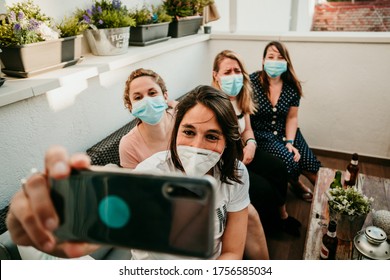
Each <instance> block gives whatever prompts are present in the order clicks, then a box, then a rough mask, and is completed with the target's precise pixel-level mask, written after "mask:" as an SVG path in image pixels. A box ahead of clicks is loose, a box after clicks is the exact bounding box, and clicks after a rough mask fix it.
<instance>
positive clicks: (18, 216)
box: [7, 183, 55, 252]
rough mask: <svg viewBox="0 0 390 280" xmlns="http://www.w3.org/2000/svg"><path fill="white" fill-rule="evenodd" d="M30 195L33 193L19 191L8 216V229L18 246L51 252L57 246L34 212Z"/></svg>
mask: <svg viewBox="0 0 390 280" xmlns="http://www.w3.org/2000/svg"><path fill="white" fill-rule="evenodd" d="M27 185H28V183H26V186H27ZM25 188H26V187H25ZM28 193H31V192H27V191H19V192H18V193H16V194H15V196H14V197H13V199H12V201H11V207H10V210H9V213H8V216H7V227H8V229H9V230H10V234H11V237H12V239H13V240H14V242H15V243H16V244H19V245H25V246H35V247H37V248H38V249H40V250H42V251H45V252H50V251H51V250H53V248H54V245H55V240H54V237H53V235H52V234H51V232H50V231H48V230H46V229H45V227H44V226H43V224H42V222H41V220H40V219H39V218H38V215H36V213H34V211H33V210H32V208H31V204H30V197H28V195H29V194H28Z"/></svg>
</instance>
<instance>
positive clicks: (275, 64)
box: [264, 60, 287, 78]
mask: <svg viewBox="0 0 390 280" xmlns="http://www.w3.org/2000/svg"><path fill="white" fill-rule="evenodd" d="M264 71H265V72H267V74H268V76H270V77H271V78H276V77H278V76H280V75H282V74H283V73H284V72H286V71H287V61H283V60H282V61H280V60H266V61H265V62H264Z"/></svg>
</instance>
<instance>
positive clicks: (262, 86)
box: [250, 41, 321, 201]
mask: <svg viewBox="0 0 390 280" xmlns="http://www.w3.org/2000/svg"><path fill="white" fill-rule="evenodd" d="M262 63H263V71H257V72H254V73H252V74H251V75H250V79H251V83H252V87H253V91H254V100H255V102H256V103H257V104H258V106H259V110H258V111H257V113H256V114H254V115H251V123H252V127H253V131H254V133H255V137H256V140H257V143H258V146H259V148H260V149H262V150H264V151H267V152H269V153H271V154H273V155H275V156H277V157H279V158H280V159H282V160H283V161H284V162H285V164H286V166H287V169H288V173H289V176H290V185H291V190H292V191H293V192H294V193H296V194H297V195H299V196H300V197H302V198H303V199H304V200H306V201H311V200H312V198H313V193H312V191H311V189H310V188H308V187H307V186H305V185H304V184H303V183H302V182H301V181H300V180H299V176H300V175H301V174H303V175H305V176H306V177H307V178H308V179H309V180H310V182H311V183H312V184H313V185H314V184H315V180H316V178H317V172H318V169H319V168H320V166H321V163H320V162H319V161H318V160H317V158H316V157H315V155H314V154H313V152H312V151H311V150H310V148H309V146H308V145H307V143H306V141H305V139H304V138H303V135H302V133H301V132H300V130H299V128H298V107H299V101H300V98H301V96H302V87H301V84H300V82H299V80H298V78H297V76H296V74H295V71H294V67H293V65H292V63H291V60H290V56H289V53H288V51H287V49H286V47H285V46H284V45H283V44H282V43H281V42H277V41H273V42H270V43H268V45H267V46H266V47H265V49H264V53H263V62H262Z"/></svg>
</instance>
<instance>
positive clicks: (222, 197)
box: [131, 151, 250, 260]
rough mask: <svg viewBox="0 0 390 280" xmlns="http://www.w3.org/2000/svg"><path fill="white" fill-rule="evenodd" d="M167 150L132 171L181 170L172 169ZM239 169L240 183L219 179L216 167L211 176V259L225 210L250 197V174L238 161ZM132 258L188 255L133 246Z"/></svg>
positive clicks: (217, 245) (218, 248) (244, 204)
mask: <svg viewBox="0 0 390 280" xmlns="http://www.w3.org/2000/svg"><path fill="white" fill-rule="evenodd" d="M169 155H170V153H169V152H168V151H163V152H159V153H156V154H154V155H152V156H151V157H149V158H147V159H146V160H144V161H143V162H141V163H140V164H138V166H137V167H136V169H135V171H141V172H153V173H154V174H158V173H161V174H167V172H169V173H172V172H180V171H177V169H175V167H174V166H173V164H172V161H171V159H170V157H169ZM238 168H239V170H240V172H241V178H240V179H241V181H242V182H243V183H242V184H239V183H236V182H232V184H231V185H228V184H225V183H222V182H221V181H220V179H219V178H220V172H219V170H218V168H214V170H213V171H214V172H213V173H214V178H215V179H216V180H217V187H216V190H215V216H214V217H215V218H214V220H215V223H214V251H213V257H212V258H213V259H215V258H217V257H218V256H219V255H220V251H221V239H222V235H223V233H224V231H225V227H226V218H227V212H238V211H240V210H242V209H244V208H245V207H247V206H248V205H249V203H250V200H249V193H248V191H249V176H248V171H247V169H246V167H245V165H244V164H243V163H241V162H239V166H238ZM131 252H132V255H133V259H137V260H140V259H149V260H150V259H152V260H153V259H154V260H169V259H190V258H189V257H185V256H178V255H170V254H164V253H158V252H149V251H142V250H132V251H131Z"/></svg>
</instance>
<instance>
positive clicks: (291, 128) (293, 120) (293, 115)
mask: <svg viewBox="0 0 390 280" xmlns="http://www.w3.org/2000/svg"><path fill="white" fill-rule="evenodd" d="M297 129H298V107H296V106H291V107H290V110H289V111H288V114H287V119H286V140H287V141H288V140H292V141H294V140H295V134H296V132H297ZM286 148H287V149H288V150H289V152H290V153H291V152H293V153H294V160H295V161H299V159H300V158H301V155H300V154H299V151H298V150H297V149H296V148H295V147H294V146H293V144H292V143H289V142H287V144H286Z"/></svg>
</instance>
